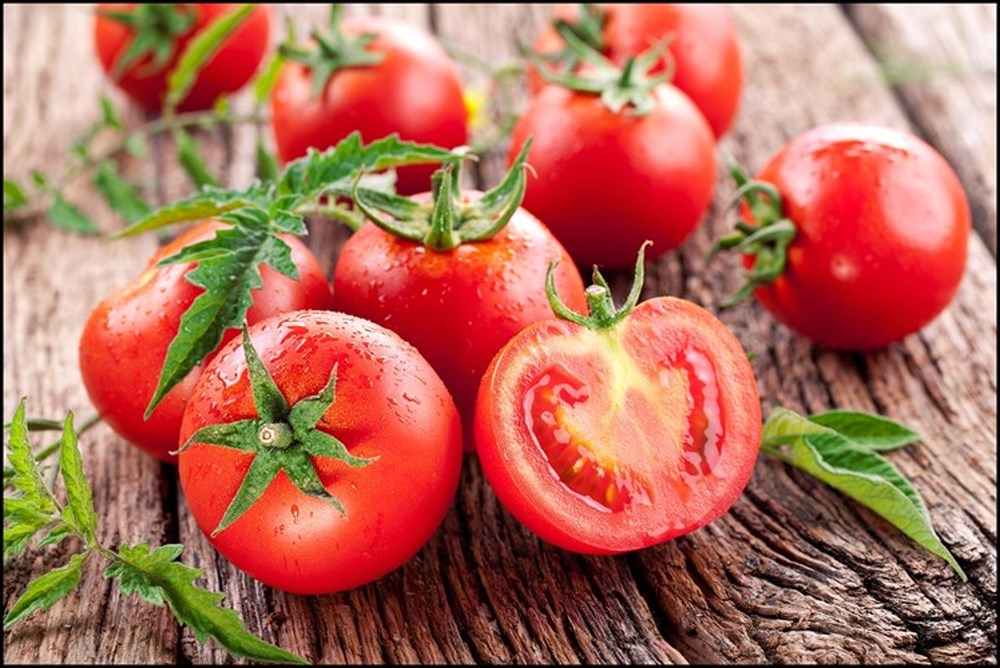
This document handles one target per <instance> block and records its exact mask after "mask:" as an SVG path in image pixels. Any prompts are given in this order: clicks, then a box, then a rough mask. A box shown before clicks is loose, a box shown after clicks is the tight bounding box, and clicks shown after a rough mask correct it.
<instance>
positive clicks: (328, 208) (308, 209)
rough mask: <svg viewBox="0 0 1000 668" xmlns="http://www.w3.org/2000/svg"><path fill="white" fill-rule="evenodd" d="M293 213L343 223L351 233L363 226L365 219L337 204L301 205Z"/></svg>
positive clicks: (359, 214)
mask: <svg viewBox="0 0 1000 668" xmlns="http://www.w3.org/2000/svg"><path fill="white" fill-rule="evenodd" d="M295 213H299V214H302V215H303V216H318V217H320V218H329V219H330V220H334V221H336V222H338V223H343V224H344V225H346V226H347V228H348V229H350V230H351V232H357V231H358V230H359V229H360V228H361V226H362V225H364V224H365V217H364V216H363V215H362V214H361V213H359V212H357V211H351V210H350V209H348V208H346V207H343V206H340V205H338V204H303V205H302V206H299V207H296V209H295Z"/></svg>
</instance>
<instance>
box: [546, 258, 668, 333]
mask: <svg viewBox="0 0 1000 668" xmlns="http://www.w3.org/2000/svg"><path fill="white" fill-rule="evenodd" d="M652 243H653V242H652V241H644V242H643V244H642V245H641V246H640V247H639V256H638V257H637V258H636V261H635V278H634V279H633V281H632V289H631V291H630V292H629V294H628V298H627V299H626V300H625V303H624V304H622V306H621V308H618V307H616V306H615V302H614V299H613V298H612V296H611V288H610V287H608V282H607V281H606V280H604V276H602V275H601V272H600V271H599V270H598V269H597V266H596V265H595V266H594V275H593V280H594V284H593V285H590V286H588V287H587V289H586V290H585V291H584V294H586V295H587V306H588V308H589V310H590V315H589V316H585V315H582V314H580V313H577V312H576V311H574V310H573V309H571V308H570V307H568V306H567V305H566V303H565V302H563V301H562V299H560V298H559V293H558V292H557V291H556V282H555V269H556V265H557V264H558V263H556V262H553V263H552V264H550V265H549V269H548V272H547V273H546V275H545V296H546V297H547V298H548V300H549V305H550V306H551V307H552V312H553V313H554V314H555V315H556V316H557V317H559V318H562V319H563V320H568V321H570V322H573V323H576V324H577V325H580V326H582V327H586V328H587V329H593V330H600V329H610V328H612V327H614V326H615V325H617V324H618V323H619V322H621V321H622V320H624V319H625V318H626V317H627V316H628V314H629V313H631V312H632V309H634V308H635V305H636V304H638V303H639V295H640V294H642V284H643V282H644V281H645V280H646V271H645V266H644V264H643V261H644V259H645V257H646V246H651V245H652Z"/></svg>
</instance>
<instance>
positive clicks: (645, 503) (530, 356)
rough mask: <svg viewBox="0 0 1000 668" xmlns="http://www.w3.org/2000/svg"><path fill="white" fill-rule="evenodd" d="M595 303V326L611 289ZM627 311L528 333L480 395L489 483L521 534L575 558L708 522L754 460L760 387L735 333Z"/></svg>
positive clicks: (660, 301) (692, 316) (675, 310)
mask: <svg viewBox="0 0 1000 668" xmlns="http://www.w3.org/2000/svg"><path fill="white" fill-rule="evenodd" d="M639 280H640V283H641V279H639ZM602 291H603V293H604V294H603V295H600V294H598V293H600V292H602ZM637 293H638V291H634V293H633V294H634V295H635V297H636V298H637V296H638V294H637ZM588 296H589V297H591V312H592V314H593V313H594V307H595V302H596V303H598V304H599V302H600V301H601V300H605V301H606V303H607V304H610V297H609V296H607V289H606V286H603V285H601V286H591V288H590V289H588ZM595 298H596V299H595ZM632 303H633V304H634V301H633V302H632ZM612 308H613V307H612ZM628 309H631V306H630V305H626V307H625V309H623V310H622V311H619V312H617V313H612V311H606V312H605V313H604V316H610V317H604V316H598V317H592V318H590V319H586V318H583V317H581V316H578V317H577V318H576V319H575V321H574V322H570V321H568V320H549V321H546V322H542V323H537V324H535V325H532V326H530V327H528V328H527V329H525V330H524V331H522V332H521V333H520V334H519V335H517V336H516V337H514V338H513V339H512V340H511V341H510V342H509V343H508V344H507V345H506V346H505V347H504V348H503V349H502V350H501V351H500V352H499V353H498V354H497V356H496V357H495V358H494V360H493V362H492V364H491V366H490V368H489V370H488V371H487V372H486V375H485V377H484V378H483V382H482V385H480V390H479V397H478V402H477V408H476V424H475V433H476V443H477V447H478V452H479V459H480V462H481V464H482V467H483V471H484V472H485V474H486V478H487V480H488V481H489V483H490V485H491V486H492V487H493V489H494V491H495V492H496V494H497V497H498V498H499V499H500V501H501V503H503V505H504V506H505V507H506V508H507V509H508V510H509V511H510V512H511V513H512V514H513V515H514V516H515V517H516V518H517V519H518V520H520V521H521V522H522V523H523V524H524V525H525V526H527V527H528V528H529V529H531V530H532V531H534V532H535V533H536V534H538V535H539V536H540V537H541V538H543V539H544V540H547V541H549V542H551V543H554V544H555V545H558V546H560V547H562V548H565V549H569V550H575V551H577V552H585V553H592V554H614V553H619V552H626V551H629V550H635V549H639V548H642V547H647V546H649V545H654V544H656V543H660V542H663V541H666V540H669V539H671V538H674V537H676V536H680V535H683V534H686V533H689V532H691V531H694V530H695V529H698V528H699V527H702V526H704V525H705V524H707V523H709V522H711V521H712V520H714V519H715V518H717V517H719V516H720V515H722V514H723V513H724V512H726V510H728V509H729V507H730V506H731V505H732V504H733V503H734V502H735V501H736V499H737V497H738V496H739V495H740V493H741V492H742V491H743V488H744V487H745V486H746V484H747V481H748V480H749V479H750V474H751V472H752V470H753V465H754V462H755V460H756V458H757V452H758V449H759V447H760V433H761V411H760V401H759V397H758V394H757V385H756V382H755V380H754V376H753V371H752V369H751V368H750V363H749V360H748V359H747V355H746V353H745V352H744V350H743V348H742V346H741V345H740V343H739V342H738V341H737V340H736V337H735V336H733V334H732V333H731V332H730V331H729V329H728V328H727V327H726V326H725V325H724V324H722V323H721V322H720V321H719V320H717V319H716V318H715V317H714V316H713V315H712V314H710V313H709V312H708V311H706V310H705V309H703V308H701V307H700V306H697V305H695V304H693V303H691V302H688V301H685V300H682V299H676V298H673V297H656V298H654V299H650V300H648V301H646V302H644V303H642V304H640V305H639V306H638V307H636V308H635V309H634V310H631V311H630V312H629V310H628ZM602 319H603V321H602Z"/></svg>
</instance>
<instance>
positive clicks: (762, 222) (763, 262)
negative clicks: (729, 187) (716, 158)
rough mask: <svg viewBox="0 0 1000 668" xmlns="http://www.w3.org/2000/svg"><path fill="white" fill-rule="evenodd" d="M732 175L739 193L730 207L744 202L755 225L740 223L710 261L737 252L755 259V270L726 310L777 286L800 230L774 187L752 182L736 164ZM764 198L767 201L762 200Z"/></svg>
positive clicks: (718, 244) (727, 301) (714, 248)
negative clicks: (766, 287)
mask: <svg viewBox="0 0 1000 668" xmlns="http://www.w3.org/2000/svg"><path fill="white" fill-rule="evenodd" d="M729 173H730V175H731V176H732V177H733V180H734V181H735V182H736V185H737V189H736V192H735V193H733V198H732V200H731V201H730V203H729V206H730V207H732V206H735V205H736V204H739V203H740V201H744V202H745V203H746V205H747V208H748V209H749V210H750V217H751V218H752V219H753V222H752V223H751V222H747V221H744V220H740V221H739V222H737V223H736V230H735V231H734V232H730V233H729V234H727V235H725V236H723V237H721V238H720V239H719V240H718V241H716V242H715V243H714V244H713V245H712V249H711V250H710V251H709V254H708V260H709V261H710V260H711V259H712V258H713V257H715V255H716V254H717V253H719V252H720V251H729V250H732V251H736V252H739V253H742V254H744V255H752V256H754V257H755V260H754V264H753V268H752V269H751V270H750V271H747V272H744V274H743V277H744V279H745V282H744V283H743V285H742V286H741V287H740V289H739V290H737V291H736V292H735V293H734V294H733V295H732V296H730V297H729V298H727V299H725V300H723V301H722V303H721V304H720V305H721V306H722V307H723V308H728V307H730V306H735V305H736V304H739V303H740V302H742V301H744V300H746V299H747V298H749V297H750V295H752V294H753V291H754V290H756V289H757V288H758V287H760V286H762V285H767V284H768V283H773V282H774V281H776V280H777V279H778V277H779V276H781V274H782V273H783V272H784V271H785V265H786V264H787V261H788V246H789V245H790V244H791V243H792V241H794V240H795V235H796V233H797V228H796V227H795V223H794V222H792V220H791V219H789V218H787V217H786V216H785V213H784V204H783V202H782V197H781V193H780V192H779V191H778V189H777V188H776V187H775V186H774V184H772V183H768V182H767V181H759V180H751V179H750V177H749V176H748V175H747V173H746V172H745V171H743V169H742V168H741V167H740V166H739V165H737V164H736V163H735V162H730V165H729ZM762 195H763V197H762Z"/></svg>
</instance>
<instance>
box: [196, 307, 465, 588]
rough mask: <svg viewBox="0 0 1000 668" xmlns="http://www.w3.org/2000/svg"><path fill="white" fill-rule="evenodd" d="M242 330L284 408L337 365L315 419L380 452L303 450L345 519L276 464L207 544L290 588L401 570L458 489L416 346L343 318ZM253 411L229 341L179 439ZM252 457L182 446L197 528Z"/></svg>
mask: <svg viewBox="0 0 1000 668" xmlns="http://www.w3.org/2000/svg"><path fill="white" fill-rule="evenodd" d="M250 338H251V341H252V342H253V345H254V348H255V349H256V350H257V352H258V354H259V355H260V357H261V359H262V360H263V362H264V366H265V367H267V369H268V371H269V372H270V373H271V375H272V377H273V378H274V380H275V383H276V385H277V387H278V389H279V390H281V392H282V394H283V395H284V396H285V398H286V400H287V401H288V402H289V404H290V405H291V404H294V403H295V402H297V401H299V400H300V399H302V398H304V397H308V396H314V395H316V394H319V392H320V390H322V389H323V387H324V386H325V385H326V383H327V381H328V380H329V377H330V371H331V369H332V367H333V364H334V363H336V364H337V384H336V400H335V401H334V403H333V405H332V406H331V407H330V408H329V410H327V412H326V414H325V415H324V416H323V418H321V420H320V423H319V427H320V429H321V430H322V431H325V432H327V433H329V434H332V435H334V436H336V437H337V438H339V439H340V440H341V441H342V442H343V443H344V445H346V446H347V448H348V450H349V451H350V452H351V454H353V455H356V456H359V457H378V458H379V459H378V461H376V462H374V463H372V464H370V465H368V466H366V467H361V468H351V467H349V466H347V465H346V464H344V463H342V462H340V461H337V460H333V459H329V458H314V459H313V461H314V462H315V463H316V465H317V470H318V472H319V474H320V479H321V480H322V481H323V484H324V485H325V487H326V488H327V490H328V491H329V492H330V494H331V495H333V496H334V497H335V498H336V499H337V500H338V501H340V503H341V504H342V505H343V507H344V511H345V513H346V517H345V516H343V515H341V514H340V512H339V511H337V509H336V508H334V507H333V506H332V505H331V504H329V503H328V502H326V501H323V500H320V499H317V498H315V497H311V496H307V495H305V494H303V493H302V492H300V491H299V490H298V489H297V488H295V486H294V485H293V484H292V483H291V481H290V480H289V478H288V477H287V475H286V474H285V473H284V472H281V473H279V474H278V476H277V477H276V478H275V479H274V480H273V481H272V482H271V484H270V486H269V487H268V488H267V489H266V491H265V492H264V495H263V496H262V497H261V498H260V499H258V500H257V502H256V503H255V504H254V505H253V506H251V507H250V509H249V510H248V511H247V513H246V514H245V515H244V516H243V517H241V518H240V519H238V520H236V522H234V523H233V524H232V525H230V526H229V527H228V528H226V529H225V530H224V531H222V532H220V533H219V534H218V535H217V536H216V537H215V538H211V537H210V538H209V540H210V541H211V542H212V544H213V545H214V546H215V547H216V549H218V550H219V552H221V553H222V554H223V555H224V556H225V557H226V558H227V559H229V560H230V561H232V562H233V564H235V565H236V566H237V567H238V568H240V569H242V570H244V571H246V572H247V573H248V574H250V575H251V576H253V577H255V578H257V579H258V580H260V581H261V582H263V583H265V584H268V585H270V586H272V587H277V588H279V589H283V590H285V591H290V592H294V593H299V594H321V593H327V592H333V591H341V590H344V589H350V588H352V587H357V586H359V585H362V584H364V583H366V582H369V581H371V580H374V579H376V578H378V577H381V576H382V575H384V574H386V573H388V572H389V571H392V570H394V569H395V568H397V567H399V566H401V565H402V564H403V563H404V562H406V561H407V560H408V559H410V558H411V557H412V556H413V555H414V554H416V553H417V551H418V550H419V549H420V548H421V547H422V546H423V545H424V544H425V543H426V542H427V540H428V539H429V538H430V537H431V535H432V534H433V533H434V531H435V530H436V529H437V527H438V525H439V524H440V523H441V521H442V520H443V519H444V516H445V514H446V513H447V511H448V507H449V506H450V505H451V501H452V499H453V498H454V496H455V490H456V489H457V487H458V477H459V471H460V468H461V462H462V445H461V427H460V425H459V418H458V413H457V411H456V410H455V405H454V403H453V402H452V401H451V397H450V396H449V395H448V391H447V389H445V387H444V384H443V383H442V382H441V380H440V378H438V376H437V375H436V374H435V373H434V370H433V369H431V367H430V365H429V364H427V362H426V360H424V359H423V358H422V357H421V356H420V354H419V353H418V352H417V351H416V349H414V348H413V346H411V345H409V344H408V343H406V342H405V341H403V340H402V339H401V338H399V337H398V336H397V335H395V334H394V333H392V332H390V331H389V330H387V329H385V328H383V327H379V326H378V325H374V324H372V323H370V322H367V321H365V320H362V319H360V318H354V317H352V316H349V315H345V314H343V313H334V312H330V311H322V312H321V311H302V312H297V313H288V314H285V315H282V316H277V317H275V318H271V319H269V320H265V321H263V322H261V323H258V324H257V325H255V326H254V327H251V328H250ZM254 417H257V412H256V408H255V407H254V403H253V398H252V394H251V390H250V383H249V378H248V374H247V370H246V361H245V358H244V355H243V350H242V347H241V342H240V341H239V340H234V341H231V342H230V343H229V344H228V345H227V346H226V347H225V348H223V350H222V351H220V353H219V354H218V356H217V357H216V358H215V359H214V360H213V361H212V363H211V364H209V365H208V366H207V367H206V368H205V371H204V372H203V373H202V376H201V379H200V380H199V382H198V386H197V388H196V389H195V392H194V395H193V396H192V399H191V401H190V402H189V404H188V408H187V411H185V413H184V424H183V428H182V432H181V440H182V441H185V442H186V441H187V439H188V438H189V437H190V436H191V435H192V434H194V433H195V432H196V431H197V430H198V429H200V428H201V427H204V426H207V425H211V424H220V423H225V422H232V421H236V420H242V419H249V418H254ZM252 460H253V454H251V453H246V452H240V451H238V450H233V449H230V448H224V447H220V446H213V445H204V444H197V445H192V446H191V447H190V448H189V449H187V450H185V451H184V452H182V453H181V455H180V480H181V486H182V488H183V489H184V496H185V498H186V499H187V502H188V505H189V507H190V508H191V513H192V514H193V515H194V517H195V519H196V520H197V522H198V526H200V527H201V529H202V531H204V532H205V533H206V535H210V534H211V532H212V530H213V529H214V528H215V527H216V526H217V525H218V523H219V521H220V520H221V519H222V516H223V514H224V513H225V510H226V508H227V507H228V506H229V503H230V502H231V500H232V499H233V497H234V496H235V494H236V491H237V489H239V486H240V484H241V483H242V481H243V478H244V476H245V475H246V471H247V469H248V468H249V466H250V462H251V461H252Z"/></svg>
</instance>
